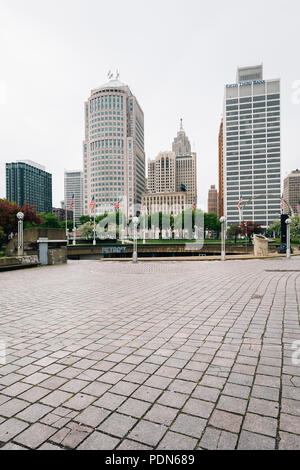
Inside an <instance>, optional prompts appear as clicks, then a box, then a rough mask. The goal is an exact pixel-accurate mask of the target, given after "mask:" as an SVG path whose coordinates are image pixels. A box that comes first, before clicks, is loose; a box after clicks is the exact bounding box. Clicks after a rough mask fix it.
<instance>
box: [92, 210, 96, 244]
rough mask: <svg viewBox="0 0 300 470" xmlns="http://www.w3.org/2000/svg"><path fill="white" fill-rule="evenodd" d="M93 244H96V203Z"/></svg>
mask: <svg viewBox="0 0 300 470" xmlns="http://www.w3.org/2000/svg"><path fill="white" fill-rule="evenodd" d="M93 245H96V205H94V240H93Z"/></svg>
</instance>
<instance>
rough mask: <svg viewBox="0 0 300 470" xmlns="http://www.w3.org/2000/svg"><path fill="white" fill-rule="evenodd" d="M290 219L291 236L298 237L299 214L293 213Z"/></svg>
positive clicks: (299, 226) (299, 228)
mask: <svg viewBox="0 0 300 470" xmlns="http://www.w3.org/2000/svg"><path fill="white" fill-rule="evenodd" d="M291 220H292V223H291V238H295V239H300V215H299V214H297V215H294V216H293V217H291Z"/></svg>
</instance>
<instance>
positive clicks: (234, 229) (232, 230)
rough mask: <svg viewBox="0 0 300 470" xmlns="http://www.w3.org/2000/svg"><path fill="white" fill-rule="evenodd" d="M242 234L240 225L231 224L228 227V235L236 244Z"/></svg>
mask: <svg viewBox="0 0 300 470" xmlns="http://www.w3.org/2000/svg"><path fill="white" fill-rule="evenodd" d="M240 233H241V229H240V226H239V224H231V225H230V226H229V227H228V230H227V234H228V237H229V238H234V243H236V240H237V237H238V235H239V234H240Z"/></svg>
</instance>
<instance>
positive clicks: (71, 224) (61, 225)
mask: <svg viewBox="0 0 300 470" xmlns="http://www.w3.org/2000/svg"><path fill="white" fill-rule="evenodd" d="M73 226H74V222H73V220H67V228H68V229H69V231H70V232H72V231H73ZM75 226H76V224H75ZM59 227H60V228H64V229H65V228H66V221H65V220H63V221H61V222H59Z"/></svg>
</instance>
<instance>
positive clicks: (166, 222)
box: [140, 212, 174, 230]
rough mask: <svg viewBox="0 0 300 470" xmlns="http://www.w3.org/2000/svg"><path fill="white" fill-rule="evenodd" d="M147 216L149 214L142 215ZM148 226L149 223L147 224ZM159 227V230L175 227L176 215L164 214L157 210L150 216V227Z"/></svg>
mask: <svg viewBox="0 0 300 470" xmlns="http://www.w3.org/2000/svg"><path fill="white" fill-rule="evenodd" d="M142 217H147V216H142ZM140 227H143V225H142V224H141V218H140ZM146 227H147V224H146ZM152 227H154V228H159V230H164V229H166V228H169V227H170V228H171V229H173V228H174V217H173V216H172V215H167V214H163V213H162V212H156V213H154V214H151V216H148V228H152Z"/></svg>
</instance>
